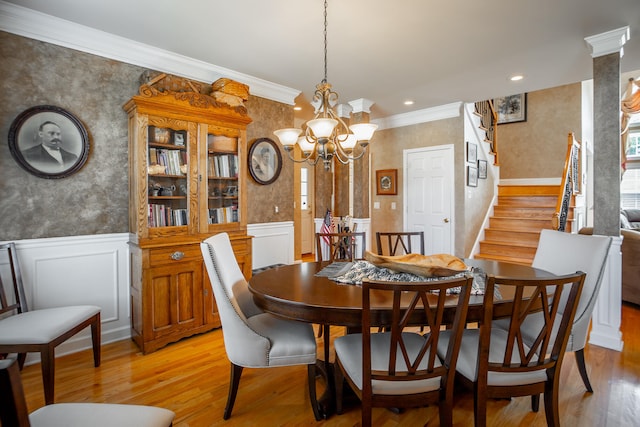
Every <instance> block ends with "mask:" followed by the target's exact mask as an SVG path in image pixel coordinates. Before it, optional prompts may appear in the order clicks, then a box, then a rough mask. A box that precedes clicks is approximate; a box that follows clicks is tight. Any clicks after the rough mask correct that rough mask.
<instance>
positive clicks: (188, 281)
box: [145, 263, 203, 338]
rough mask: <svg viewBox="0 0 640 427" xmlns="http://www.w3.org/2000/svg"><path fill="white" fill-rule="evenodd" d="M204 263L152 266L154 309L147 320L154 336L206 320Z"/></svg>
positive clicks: (152, 304) (151, 294)
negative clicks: (203, 290) (203, 294)
mask: <svg viewBox="0 0 640 427" xmlns="http://www.w3.org/2000/svg"><path fill="white" fill-rule="evenodd" d="M201 269H202V266H201V263H173V264H171V265H168V266H163V267H157V268H152V269H150V270H149V274H148V277H149V292H150V294H149V300H148V301H150V302H151V304H150V310H149V311H148V312H147V313H146V317H147V319H146V320H147V321H146V322H145V323H146V324H147V325H148V326H149V328H150V330H149V331H148V332H149V334H150V335H151V336H152V337H153V338H159V337H164V336H167V335H173V334H181V333H182V332H184V331H188V330H190V329H193V328H197V327H199V326H201V325H202V324H203V312H202V303H203V301H202V270H201Z"/></svg>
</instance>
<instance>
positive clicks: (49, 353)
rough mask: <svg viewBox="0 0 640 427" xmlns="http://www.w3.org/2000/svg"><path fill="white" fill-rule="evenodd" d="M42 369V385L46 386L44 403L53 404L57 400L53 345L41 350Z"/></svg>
mask: <svg viewBox="0 0 640 427" xmlns="http://www.w3.org/2000/svg"><path fill="white" fill-rule="evenodd" d="M40 365H41V369H42V386H43V387H44V403H45V405H51V404H52V403H53V402H54V400H55V373H56V355H55V348H54V347H53V345H51V346H49V347H47V349H46V350H43V351H41V352H40Z"/></svg>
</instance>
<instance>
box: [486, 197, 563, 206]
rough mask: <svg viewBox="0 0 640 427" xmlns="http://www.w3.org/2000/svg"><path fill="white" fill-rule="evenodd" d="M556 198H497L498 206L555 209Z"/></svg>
mask: <svg viewBox="0 0 640 427" xmlns="http://www.w3.org/2000/svg"><path fill="white" fill-rule="evenodd" d="M556 200H557V199H556V198H555V197H551V196H528V197H524V196H523V197H510V196H505V197H502V196H499V197H498V206H517V207H548V208H552V209H555V207H556Z"/></svg>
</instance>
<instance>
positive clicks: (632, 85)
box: [620, 78, 640, 173]
mask: <svg viewBox="0 0 640 427" xmlns="http://www.w3.org/2000/svg"><path fill="white" fill-rule="evenodd" d="M639 88H640V82H638V81H637V80H634V79H633V78H631V79H629V83H628V84H627V89H626V90H625V92H624V94H623V97H622V101H621V102H620V110H621V111H622V119H621V123H620V129H621V133H620V143H621V150H620V151H621V153H620V164H621V166H622V172H623V173H624V171H625V169H626V163H627V137H628V136H629V120H630V118H631V115H632V114H638V113H640V90H638V89H639Z"/></svg>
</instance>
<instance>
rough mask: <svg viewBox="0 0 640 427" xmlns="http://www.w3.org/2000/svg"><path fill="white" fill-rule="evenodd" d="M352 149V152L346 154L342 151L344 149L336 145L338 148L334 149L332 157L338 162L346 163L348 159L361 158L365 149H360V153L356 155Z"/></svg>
mask: <svg viewBox="0 0 640 427" xmlns="http://www.w3.org/2000/svg"><path fill="white" fill-rule="evenodd" d="M361 148H362V147H361ZM354 151H355V149H354V150H353V151H352V154H348V153H347V152H346V151H344V149H343V148H342V147H341V146H340V145H338V149H337V150H336V152H335V154H334V157H337V158H338V160H339V161H340V163H342V164H343V165H346V164H347V163H348V162H349V160H358V159H360V158H362V156H364V155H365V154H366V152H367V149H366V148H362V151H360V154H358V155H357V156H356V155H354V154H353V152H354Z"/></svg>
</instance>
